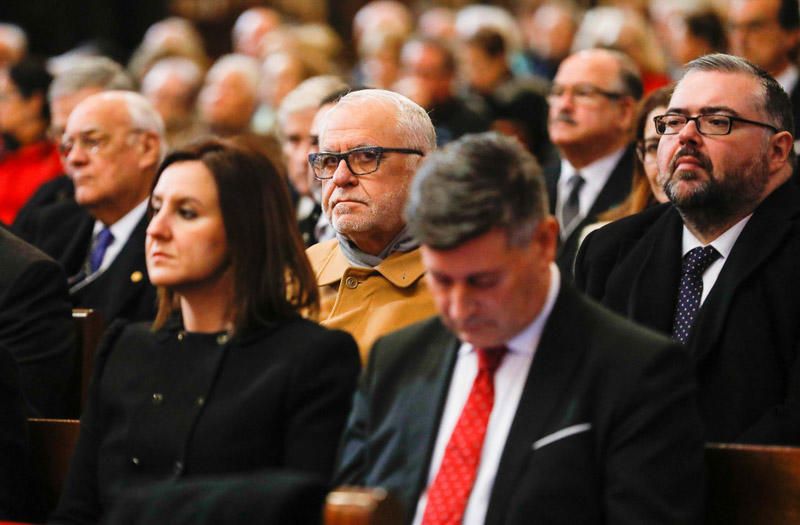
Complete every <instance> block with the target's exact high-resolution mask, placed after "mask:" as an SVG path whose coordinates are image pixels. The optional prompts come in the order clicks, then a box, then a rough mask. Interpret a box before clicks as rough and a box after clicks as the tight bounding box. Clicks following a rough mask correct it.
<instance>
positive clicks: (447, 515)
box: [337, 134, 703, 525]
mask: <svg viewBox="0 0 800 525" xmlns="http://www.w3.org/2000/svg"><path fill="white" fill-rule="evenodd" d="M546 206H547V204H546V199H545V195H544V184H543V181H542V178H541V171H540V169H539V167H538V165H537V164H536V162H535V160H534V159H533V157H532V156H531V155H530V154H528V153H527V152H525V151H524V150H523V149H522V147H521V146H520V145H519V144H518V143H516V142H515V141H513V140H511V139H508V138H501V137H500V136H498V135H495V134H485V135H475V136H467V137H465V138H462V139H461V140H459V141H457V142H455V143H452V144H451V145H450V146H448V147H447V148H445V149H444V150H443V151H442V153H441V154H435V155H433V156H432V158H431V159H430V160H429V161H428V162H427V163H426V164H424V165H423V167H422V168H421V169H420V171H419V173H418V174H417V176H416V179H415V181H414V183H413V186H412V194H411V199H410V201H409V205H408V207H407V210H406V212H407V216H408V219H409V226H410V228H411V229H412V231H413V232H414V234H415V236H416V237H417V238H418V239H419V240H420V242H421V243H422V248H421V249H422V253H423V261H424V264H425V266H426V268H427V270H428V282H429V285H430V288H431V291H432V294H433V296H434V299H435V301H436V304H437V307H438V309H439V314H440V315H439V317H437V318H433V319H430V320H427V321H423V322H421V323H419V324H415V325H412V326H410V327H408V328H405V329H403V330H401V331H398V332H395V333H393V334H391V335H389V336H386V337H385V338H383V339H380V340H378V342H377V343H376V344H375V346H374V347H373V349H372V352H371V354H370V359H369V362H368V366H367V369H366V372H365V375H364V376H363V377H362V381H361V385H360V387H359V390H358V392H357V394H356V397H355V401H354V408H353V412H352V414H351V417H350V421H349V423H348V428H347V430H346V432H345V437H344V441H343V446H342V453H341V459H340V465H339V476H338V480H337V481H338V482H345V483H355V484H361V485H369V486H383V487H386V488H388V489H389V490H392V491H395V492H396V493H397V495H398V496H399V498H400V500H401V502H402V503H403V505H404V508H405V510H406V513H407V515H406V518H407V519H406V523H414V524H422V525H430V524H434V523H464V524H479V523H480V524H483V523H488V524H500V523H504V524H523V523H525V524H527V523H651V524H652V523H670V524H672V523H697V522H699V520H700V519H701V508H702V498H703V446H702V440H701V426H700V421H699V417H698V414H697V408H696V400H695V397H694V385H693V380H692V379H691V372H690V369H689V359H688V356H687V355H686V354H685V351H683V350H682V349H681V348H680V347H679V346H678V345H675V344H673V343H670V342H669V341H668V340H667V339H666V338H663V337H661V336H659V335H657V334H655V333H652V332H650V331H648V330H646V329H643V328H640V327H637V326H636V325H634V324H632V323H630V322H628V321H626V320H624V319H622V318H621V317H619V316H617V315H615V314H613V313H611V312H609V311H607V310H605V309H604V308H602V307H600V306H599V305H597V304H596V303H594V302H592V301H589V300H587V299H585V298H584V297H582V296H581V295H580V294H579V293H577V292H576V291H575V290H574V289H573V288H572V286H571V285H570V284H569V283H568V282H566V280H563V279H562V278H561V275H560V272H559V270H558V268H557V267H556V265H555V264H554V263H553V261H554V258H555V253H556V245H557V235H558V226H557V224H556V221H555V219H554V218H553V217H552V216H550V215H548V214H547V212H546Z"/></svg>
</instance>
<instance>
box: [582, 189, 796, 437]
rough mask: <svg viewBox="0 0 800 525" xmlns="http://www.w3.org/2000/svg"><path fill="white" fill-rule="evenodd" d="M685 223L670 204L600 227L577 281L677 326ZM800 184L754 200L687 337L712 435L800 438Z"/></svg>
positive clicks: (654, 321)
mask: <svg viewBox="0 0 800 525" xmlns="http://www.w3.org/2000/svg"><path fill="white" fill-rule="evenodd" d="M682 226H683V222H682V220H681V217H680V215H679V214H678V212H677V211H676V210H675V209H674V208H672V206H671V205H669V204H665V205H661V206H658V207H655V208H653V209H649V210H646V211H644V212H642V213H640V214H638V215H634V216H632V217H628V218H626V219H623V220H620V221H617V222H615V223H612V224H610V225H608V226H606V227H604V228H602V229H600V230H599V231H597V232H594V233H592V234H591V235H589V237H587V239H586V241H584V246H583V247H582V248H581V252H580V254H579V255H578V259H577V262H576V282H577V284H578V286H579V287H580V288H582V289H584V290H585V291H586V292H587V293H589V295H591V296H593V297H595V298H597V299H599V300H601V301H602V302H603V303H604V304H605V305H607V306H609V307H611V308H612V309H614V310H616V311H618V312H620V313H622V314H624V315H626V316H627V317H629V318H631V319H633V320H635V321H637V322H639V323H642V324H643V325H645V326H649V327H652V328H655V329H657V330H660V331H661V332H664V333H669V332H670V331H671V329H672V318H673V316H674V311H675V305H676V300H677V293H678V284H679V281H680V269H681V251H682V249H681V231H682ZM798 320H800V189H798V188H797V187H796V186H795V185H794V184H792V183H788V184H784V185H783V186H781V187H780V188H778V189H777V190H775V191H774V192H773V193H772V195H770V196H769V197H767V199H766V200H764V202H763V203H762V204H761V205H760V206H759V207H758V208H757V209H756V211H755V213H754V214H753V216H752V217H751V218H750V221H749V222H748V223H747V225H746V226H745V228H744V230H743V231H742V233H741V235H740V236H739V239H738V240H737V241H736V244H735V245H734V247H733V250H732V252H731V254H730V256H729V258H728V260H727V261H725V265H724V266H723V268H722V272H721V273H720V275H719V278H718V279H717V281H716V283H715V284H714V287H713V288H712V289H711V291H710V293H709V295H708V297H707V298H706V301H705V302H704V303H703V305H702V307H701V309H700V311H699V313H698V317H697V320H696V321H695V325H694V328H693V330H692V334H691V335H690V337H689V340H688V342H687V346H688V348H689V351H690V354H691V355H692V357H693V359H694V365H695V368H696V371H697V377H698V389H699V398H700V407H701V415H702V417H703V419H704V422H705V427H706V439H707V440H709V441H744V442H751V443H784V444H794V445H798V444H800V359H798V358H797V352H798V349H799V348H800V323H799V322H798Z"/></svg>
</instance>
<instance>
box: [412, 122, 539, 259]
mask: <svg viewBox="0 0 800 525" xmlns="http://www.w3.org/2000/svg"><path fill="white" fill-rule="evenodd" d="M547 210H548V206H547V192H546V190H545V185H544V177H543V175H542V169H541V167H540V166H539V163H538V162H536V159H535V158H534V157H533V155H531V154H530V153H529V152H528V151H527V150H525V148H524V147H523V146H522V145H521V144H520V143H519V142H518V141H516V140H514V139H512V138H509V137H506V136H504V135H501V134H499V133H496V132H487V133H480V134H475V135H465V136H463V137H462V138H460V139H458V140H456V141H454V142H451V143H450V144H448V145H447V146H445V147H444V148H443V149H440V150H439V151H437V152H435V153H433V154H432V155H431V156H430V157H429V158H428V159H427V160H426V161H425V162H423V164H422V166H421V167H420V168H419V170H418V171H417V175H416V177H414V180H413V182H412V184H411V191H410V196H409V199H408V203H407V204H406V210H405V215H406V221H407V224H408V227H409V229H410V231H411V233H412V235H414V236H415V237H416V238H417V240H419V241H420V242H421V243H422V244H425V245H427V246H430V247H431V248H433V249H436V250H448V249H452V248H455V247H457V246H459V245H461V244H463V243H465V242H467V241H469V240H471V239H474V238H476V237H479V236H481V235H483V234H484V233H487V232H489V231H490V230H492V229H494V228H502V229H504V230H505V231H506V232H507V234H508V239H509V243H511V244H512V245H515V246H520V245H524V244H525V243H528V242H530V239H531V236H532V235H533V232H534V230H535V229H536V226H537V225H538V224H539V222H540V221H541V220H542V219H543V218H544V217H546V216H547V213H548V211H547Z"/></svg>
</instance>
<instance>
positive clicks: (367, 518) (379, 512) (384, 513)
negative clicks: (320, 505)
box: [324, 487, 403, 525]
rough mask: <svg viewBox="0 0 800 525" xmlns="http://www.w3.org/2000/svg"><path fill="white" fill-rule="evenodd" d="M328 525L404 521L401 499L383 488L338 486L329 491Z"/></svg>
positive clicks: (393, 524)
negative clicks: (398, 499) (392, 495)
mask: <svg viewBox="0 0 800 525" xmlns="http://www.w3.org/2000/svg"><path fill="white" fill-rule="evenodd" d="M324 519H325V525H400V524H401V523H402V522H403V515H402V510H401V508H400V505H399V504H398V503H397V500H395V499H394V498H392V497H391V496H390V495H389V494H388V493H387V492H386V491H385V490H383V489H379V488H374V489H370V488H363V487H338V488H337V489H336V490H334V491H332V492H331V493H329V494H328V497H327V499H326V500H325V510H324Z"/></svg>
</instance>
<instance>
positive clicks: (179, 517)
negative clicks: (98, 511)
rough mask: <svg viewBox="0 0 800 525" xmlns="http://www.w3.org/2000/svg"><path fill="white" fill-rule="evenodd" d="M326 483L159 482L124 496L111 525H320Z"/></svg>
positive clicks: (296, 476)
mask: <svg viewBox="0 0 800 525" xmlns="http://www.w3.org/2000/svg"><path fill="white" fill-rule="evenodd" d="M327 492H328V490H327V485H326V480H323V479H321V478H319V477H318V476H313V475H311V474H307V473H305V472H293V471H286V470H272V471H267V472H260V473H258V474H254V475H249V476H235V477H225V478H211V479H207V478H206V479H199V480H189V481H183V482H181V483H170V482H165V483H158V484H156V485H153V486H150V487H147V488H144V489H140V490H135V491H131V492H129V493H126V494H124V495H123V496H122V497H120V498H119V500H118V501H117V502H116V503H115V505H114V507H113V509H112V510H111V511H110V512H109V514H108V516H107V518H106V519H105V520H104V521H103V522H104V523H108V524H110V525H137V524H141V525H152V524H154V523H169V524H170V525H239V524H241V525H253V524H256V523H267V524H274V525H282V524H286V525H320V523H322V507H323V505H324V503H325V496H326V495H327Z"/></svg>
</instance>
